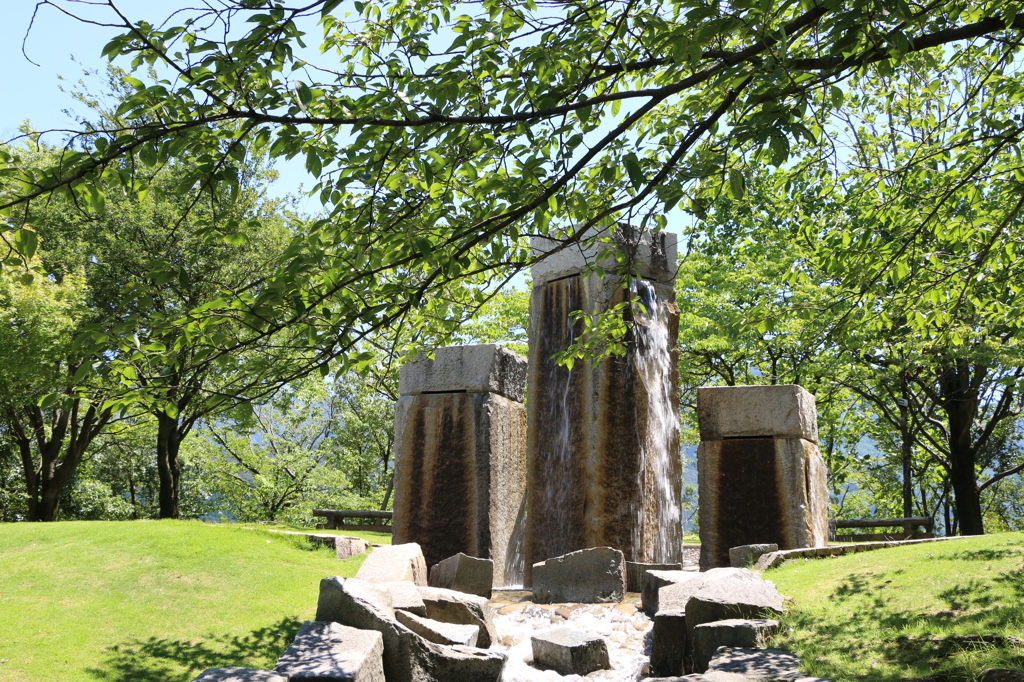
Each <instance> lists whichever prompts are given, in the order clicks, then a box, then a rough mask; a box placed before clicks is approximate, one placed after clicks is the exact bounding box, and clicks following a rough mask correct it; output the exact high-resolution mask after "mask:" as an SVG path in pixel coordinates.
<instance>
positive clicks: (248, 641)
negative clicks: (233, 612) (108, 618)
mask: <svg viewBox="0 0 1024 682" xmlns="http://www.w3.org/2000/svg"><path fill="white" fill-rule="evenodd" d="M300 625H302V623H301V622H300V621H299V620H297V619H295V618H282V619H281V620H279V621H278V622H276V623H274V624H272V625H268V626H266V627H262V628H257V629H256V630H253V631H252V632H249V633H246V634H244V635H217V634H212V633H210V634H207V635H206V636H205V637H196V638H195V639H192V640H183V639H159V638H157V637H150V638H148V639H137V638H133V639H130V640H127V641H125V642H123V643H121V644H116V645H114V646H112V647H110V648H109V649H108V650H107V660H106V662H105V663H104V664H103V665H102V666H101V667H99V668H91V669H89V673H90V674H92V675H94V676H95V678H96V679H98V680H107V681H109V682H179V681H180V682H188V681H189V680H191V679H193V678H194V677H196V676H197V675H199V673H201V672H202V671H204V670H206V669H207V668H225V667H228V666H236V665H237V666H243V667H253V666H254V665H255V666H260V665H266V662H267V661H270V662H273V661H276V660H277V658H278V657H279V656H280V655H281V653H282V652H283V651H284V650H285V649H286V648H287V647H288V645H289V644H291V641H292V640H293V639H294V638H295V634H296V633H297V632H298V631H299V626H300Z"/></svg>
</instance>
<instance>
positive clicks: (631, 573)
mask: <svg viewBox="0 0 1024 682" xmlns="http://www.w3.org/2000/svg"><path fill="white" fill-rule="evenodd" d="M681 570H683V564H682V562H680V563H678V564H644V563H639V562H636V561H627V562H626V591H627V592H642V591H643V589H644V580H645V579H646V577H647V571H681Z"/></svg>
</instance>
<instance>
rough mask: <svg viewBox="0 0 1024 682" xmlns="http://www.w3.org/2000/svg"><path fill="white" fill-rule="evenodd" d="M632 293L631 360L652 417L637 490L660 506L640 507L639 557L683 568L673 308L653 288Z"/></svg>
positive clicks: (643, 418) (643, 440) (644, 420)
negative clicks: (671, 331)
mask: <svg viewBox="0 0 1024 682" xmlns="http://www.w3.org/2000/svg"><path fill="white" fill-rule="evenodd" d="M630 293H631V294H632V296H633V299H634V300H635V301H637V302H638V303H639V306H636V309H635V310H634V315H633V317H634V322H635V326H634V338H635V339H636V348H635V350H633V352H632V353H631V355H632V358H631V359H632V364H633V369H634V371H635V372H636V377H637V379H638V380H639V382H640V384H641V385H642V387H643V393H644V394H645V395H646V401H645V402H646V404H645V405H644V404H642V403H641V401H638V404H637V407H638V408H641V409H642V408H644V407H645V408H646V413H647V414H646V415H640V414H638V415H637V417H636V421H637V423H638V424H644V425H645V428H644V429H643V432H642V434H641V436H640V468H639V480H638V481H637V484H638V485H639V486H640V490H641V492H642V494H641V499H643V498H644V497H646V496H647V495H653V498H654V505H650V504H646V505H645V504H640V505H637V508H636V514H637V518H636V525H635V527H634V529H633V556H634V557H643V558H645V559H646V560H647V561H649V562H651V563H669V562H678V561H680V560H681V557H680V551H681V547H682V523H681V522H682V513H681V510H680V507H679V499H678V495H677V492H676V487H675V486H674V485H673V477H675V476H678V471H677V470H676V467H674V466H673V461H674V459H678V458H679V453H678V452H673V449H674V448H673V444H676V443H678V433H679V421H678V418H677V416H676V411H675V407H674V402H673V400H672V391H673V388H674V382H673V381H672V372H673V370H674V367H673V364H674V363H673V359H672V352H671V339H670V338H669V319H668V316H669V312H668V306H667V305H666V303H665V302H664V301H662V300H660V299H659V298H658V292H657V290H656V289H655V287H654V286H653V285H652V284H651V283H650V282H647V281H644V280H637V281H635V282H634V283H633V284H632V285H631V286H630ZM652 526H653V527H654V528H655V529H656V530H655V532H654V533H651V532H650V531H651V528H652ZM645 529H646V532H645ZM644 536H646V542H645V538H644ZM645 545H646V546H645Z"/></svg>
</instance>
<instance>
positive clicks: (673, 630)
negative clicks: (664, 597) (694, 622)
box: [651, 609, 686, 675]
mask: <svg viewBox="0 0 1024 682" xmlns="http://www.w3.org/2000/svg"><path fill="white" fill-rule="evenodd" d="M685 656H686V612H685V611H683V610H682V609H679V610H661V611H658V613H657V614H655V616H654V627H653V628H652V630H651V673H652V674H654V675H682V674H683V672H685V670H684V665H683V661H684V659H685Z"/></svg>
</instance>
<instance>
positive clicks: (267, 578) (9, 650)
mask: <svg viewBox="0 0 1024 682" xmlns="http://www.w3.org/2000/svg"><path fill="white" fill-rule="evenodd" d="M362 559H363V557H353V558H352V559H348V560H346V561H343V562H339V561H338V560H337V559H336V558H335V557H334V552H333V550H328V549H313V548H312V547H311V545H310V543H308V542H306V541H305V539H303V538H298V537H294V536H288V535H283V534H280V533H269V532H265V531H262V530H249V529H245V528H242V527H233V526H230V525H227V524H222V525H216V524H204V523H200V522H198V521H127V522H100V521H85V522H60V523H14V524H0V680H2V681H3V682H13V681H18V682H22V681H26V682H27V681H35V680H61V681H64V680H68V681H74V680H108V681H115V682H128V681H129V680H132V681H134V682H151V681H152V682H156V681H158V680H159V681H160V682H177V681H178V680H181V681H183V682H184V681H187V680H191V679H192V678H193V677H195V676H196V675H197V674H198V673H200V672H201V671H202V670H204V669H206V668H208V667H219V666H227V665H242V666H248V667H255V668H260V667H268V666H269V667H272V666H273V664H274V662H275V661H276V660H277V657H278V656H279V655H280V653H281V652H282V651H283V650H284V648H285V647H286V646H287V645H288V644H289V643H290V642H291V640H292V638H293V637H294V635H295V632H296V631H297V630H298V627H299V624H300V623H301V622H302V621H303V620H309V619H312V618H313V616H314V613H315V611H316V599H317V594H318V591H319V582H320V579H321V578H324V577H327V576H331V575H344V576H352V575H355V572H356V570H358V568H359V564H361V563H362Z"/></svg>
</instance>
